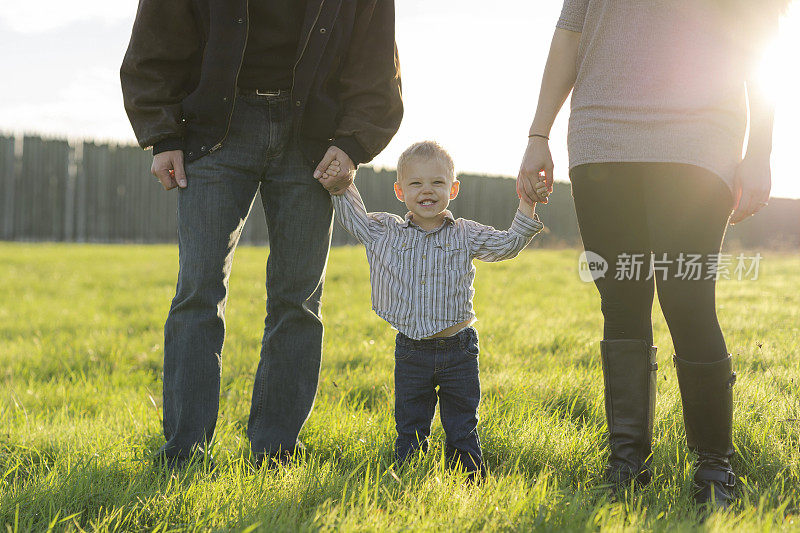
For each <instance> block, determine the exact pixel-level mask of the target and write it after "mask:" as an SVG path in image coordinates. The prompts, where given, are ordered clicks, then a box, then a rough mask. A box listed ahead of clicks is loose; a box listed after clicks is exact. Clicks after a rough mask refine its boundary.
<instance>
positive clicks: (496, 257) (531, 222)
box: [460, 210, 544, 262]
mask: <svg viewBox="0 0 800 533" xmlns="http://www.w3.org/2000/svg"><path fill="white" fill-rule="evenodd" d="M534 217H536V214H534ZM460 220H463V219H460ZM463 223H464V225H465V226H466V231H467V243H468V246H469V250H470V256H471V257H474V258H475V259H479V260H481V261H489V262H494V261H504V260H506V259H511V258H513V257H516V256H517V254H519V253H520V252H521V251H522V250H523V249H524V248H525V247H526V246H528V243H530V242H531V239H533V236H534V235H536V234H537V233H539V232H540V231H541V230H542V228H543V227H544V226H543V224H542V223H541V222H540V221H539V218H538V217H536V218H531V217H528V216H526V215H525V214H524V213H522V212H521V211H519V210H517V214H516V215H515V216H514V220H513V222H511V227H510V228H509V229H508V230H506V231H503V230H498V229H495V228H493V227H492V226H486V225H484V224H480V223H478V222H475V221H474V220H464V222H463Z"/></svg>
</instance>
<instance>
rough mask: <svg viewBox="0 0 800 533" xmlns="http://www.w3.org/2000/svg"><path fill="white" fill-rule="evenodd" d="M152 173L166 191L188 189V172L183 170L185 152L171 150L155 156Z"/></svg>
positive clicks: (151, 168)
mask: <svg viewBox="0 0 800 533" xmlns="http://www.w3.org/2000/svg"><path fill="white" fill-rule="evenodd" d="M150 172H151V173H152V174H153V176H155V177H156V178H158V181H160V182H161V185H162V186H163V187H164V190H167V191H168V190H170V189H174V188H175V187H180V188H181V189H185V188H186V183H187V182H186V172H184V170H183V150H170V151H168V152H161V153H160V154H156V155H154V156H153V166H152V167H150Z"/></svg>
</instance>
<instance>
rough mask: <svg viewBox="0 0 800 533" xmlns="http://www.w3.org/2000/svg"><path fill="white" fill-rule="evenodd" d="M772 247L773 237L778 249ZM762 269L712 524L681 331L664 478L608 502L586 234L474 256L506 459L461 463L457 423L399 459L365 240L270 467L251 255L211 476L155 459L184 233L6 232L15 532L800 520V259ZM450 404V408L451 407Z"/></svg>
mask: <svg viewBox="0 0 800 533" xmlns="http://www.w3.org/2000/svg"><path fill="white" fill-rule="evenodd" d="M762 253H763V252H762ZM764 255H765V257H764V259H763V260H762V262H761V276H760V279H759V280H758V281H735V280H730V281H723V282H720V285H719V291H718V307H719V316H720V321H721V323H722V325H723V331H724V332H725V334H726V340H727V342H728V346H729V350H730V351H731V352H732V353H734V357H735V362H734V366H735V369H736V371H737V373H738V375H739V379H738V382H737V385H736V388H735V403H736V411H735V426H734V440H735V443H736V445H737V448H738V453H737V455H736V457H735V463H734V466H735V469H736V472H737V473H738V475H739V477H740V481H739V488H740V500H739V501H738V502H737V504H736V506H735V507H734V509H733V510H732V512H730V513H728V514H719V515H714V516H712V517H711V518H710V519H709V520H707V521H706V522H705V523H704V524H702V525H700V523H699V521H698V519H697V515H696V512H695V510H694V509H693V508H692V505H691V504H690V496H691V490H690V483H691V456H689V455H688V452H687V450H686V447H685V444H684V439H683V423H682V419H681V414H680V401H679V397H678V393H677V390H678V387H677V382H676V379H675V371H674V368H673V367H672V365H671V363H670V358H671V353H672V351H671V350H672V344H671V341H670V338H669V335H668V331H667V328H666V324H665V322H664V320H663V317H662V315H661V313H660V311H659V310H658V309H657V306H656V309H655V310H654V317H655V324H654V327H655V335H656V344H657V345H658V346H659V354H658V361H659V366H660V369H659V375H658V376H659V377H658V393H659V398H658V406H657V419H656V431H655V433H656V436H655V443H654V447H655V448H654V454H655V458H654V464H655V468H656V477H655V480H654V482H653V483H651V484H650V485H649V486H648V487H647V488H646V489H645V490H643V491H642V492H640V493H637V494H635V495H632V496H630V497H628V498H627V499H626V500H624V501H618V502H610V501H609V500H608V498H607V496H606V495H605V493H604V491H602V490H600V489H599V488H598V485H599V483H600V481H601V473H602V468H603V458H604V456H605V450H604V431H605V415H604V410H603V403H602V389H601V387H602V378H601V369H600V358H599V344H598V341H599V340H600V336H601V332H602V322H601V315H600V311H599V297H598V296H597V292H596V290H595V289H594V288H593V287H592V286H589V285H587V284H585V283H582V282H581V281H580V280H579V279H578V276H577V270H576V267H577V257H578V251H576V250H535V251H527V252H524V253H523V254H521V256H520V257H519V258H517V259H516V260H513V261H509V262H505V263H498V264H479V265H478V278H477V282H476V289H477V297H476V302H475V305H476V310H477V313H478V318H479V322H478V324H477V329H478V331H479V334H480V339H481V352H482V353H481V359H480V362H481V374H482V384H483V391H484V396H483V400H482V404H481V411H480V415H481V422H480V426H479V429H480V433H481V438H482V441H483V445H484V453H485V455H486V458H487V463H488V466H489V468H490V476H489V479H488V480H487V481H486V482H485V483H483V484H481V485H478V486H473V485H470V484H468V483H465V482H464V478H463V476H462V475H460V474H457V473H451V472H449V471H448V470H447V469H446V468H445V466H444V461H443V459H442V448H443V433H442V430H441V426H440V425H439V423H438V421H437V422H435V425H434V434H433V446H432V448H431V450H430V452H429V454H428V455H427V456H425V457H422V458H420V459H419V460H418V462H416V463H414V464H413V467H412V468H410V469H408V470H407V471H403V472H402V473H400V474H399V475H398V474H397V473H395V471H394V470H393V469H392V465H391V462H392V445H393V439H394V422H393V416H392V410H393V383H392V370H393V347H394V333H393V331H392V330H391V329H390V327H389V326H388V325H387V324H385V323H383V322H382V321H381V320H380V319H378V318H377V317H376V316H375V315H374V314H373V313H372V311H371V310H370V305H369V292H368V291H369V285H368V272H367V266H366V260H365V258H364V252H363V250H362V249H361V248H343V249H336V250H334V251H333V252H332V255H331V258H330V262H329V268H328V274H327V286H326V293H325V297H324V320H325V325H326V334H325V351H324V356H323V365H322V373H321V376H320V385H319V394H318V396H317V402H316V405H315V408H314V411H313V412H312V414H311V418H310V419H309V421H308V423H307V424H306V426H305V428H304V430H303V432H302V434H301V438H302V439H303V441H304V442H305V444H306V446H307V448H308V451H309V453H308V456H307V457H306V459H305V460H304V461H301V462H298V463H297V464H293V465H290V466H288V467H286V468H282V469H279V470H277V471H258V472H254V471H253V470H252V469H251V467H250V466H249V462H248V460H247V454H248V443H247V437H246V434H245V427H246V422H247V415H248V410H249V405H250V394H251V387H252V378H253V374H254V372H255V368H256V364H257V358H258V350H259V347H260V339H261V326H262V324H263V314H264V302H265V294H264V288H263V281H264V261H265V257H266V250H263V249H259V248H241V249H239V250H238V251H237V253H236V260H235V264H234V271H233V276H232V279H231V297H230V300H229V304H228V313H227V323H228V333H227V342H226V345H225V350H224V354H223V365H224V368H223V376H222V403H221V413H220V419H219V423H218V425H217V434H216V443H215V452H214V453H215V457H216V459H217V462H218V463H219V466H220V468H219V469H218V470H217V472H216V473H215V474H213V475H212V474H209V473H206V472H204V471H203V470H202V469H200V468H198V469H192V470H189V471H188V472H186V474H185V475H183V476H181V477H174V478H169V477H167V476H163V475H160V474H159V473H158V472H157V471H156V470H154V469H153V468H152V467H151V466H150V463H149V462H148V457H149V456H150V454H152V453H153V452H154V451H155V450H156V449H157V448H158V447H159V446H160V445H161V444H162V441H163V437H162V435H161V414H160V413H161V411H160V404H161V386H160V378H159V376H160V372H161V357H162V342H163V340H162V327H163V322H164V319H165V317H166V314H167V311H168V308H169V303H170V299H171V297H172V295H173V291H174V284H175V277H176V270H177V251H176V249H175V247H172V246H94V245H52V244H46V245H32V244H11V243H5V244H0V265H2V267H1V268H2V276H0V343H1V344H0V376H2V377H1V378H0V379H2V394H0V475H2V480H1V481H0V494H1V496H0V497H1V498H2V501H0V527H2V529H3V530H6V529H7V530H9V531H15V530H20V531H25V530H36V531H43V530H46V529H48V528H53V529H55V530H78V529H86V530H103V531H105V530H128V531H129V530H134V531H138V530H158V531H167V530H173V531H174V530H238V531H252V530H264V531H274V530H285V531H293V530H329V529H344V530H372V531H377V530H380V531H383V530H389V531H398V530H405V531H417V530H422V531H432V530H449V531H467V530H470V531H471V530H505V531H509V530H510V531H527V530H570V531H575V530H596V529H600V528H612V529H615V530H617V529H618V530H622V529H629V530H640V529H644V530H653V531H665V530H673V529H676V528H677V529H694V528H704V529H707V530H710V531H728V530H730V529H732V528H741V529H744V530H755V529H757V530H770V529H777V530H793V529H797V528H798V523H800V517H799V516H798V512H800V421H799V419H800V372H798V371H800V354H798V338H800V277H799V276H798V272H799V271H800V255H788V254H778V253H770V252H766V253H764ZM437 417H438V415H437Z"/></svg>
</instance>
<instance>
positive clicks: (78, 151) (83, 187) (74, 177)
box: [0, 136, 800, 248]
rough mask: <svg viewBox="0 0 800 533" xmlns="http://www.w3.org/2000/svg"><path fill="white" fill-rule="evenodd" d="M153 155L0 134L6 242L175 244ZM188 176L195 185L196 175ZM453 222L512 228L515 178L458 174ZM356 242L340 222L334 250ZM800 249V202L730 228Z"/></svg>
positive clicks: (566, 239)
mask: <svg viewBox="0 0 800 533" xmlns="http://www.w3.org/2000/svg"><path fill="white" fill-rule="evenodd" d="M151 162H152V156H151V155H150V153H149V152H144V151H142V150H141V149H139V148H138V147H137V146H130V145H115V144H98V143H95V142H88V141H85V142H67V141H65V140H59V139H43V138H41V137H37V136H25V137H24V138H21V139H19V138H17V139H15V138H14V137H11V136H0V209H2V213H0V238H2V239H3V240H17V241H67V242H106V243H159V242H175V240H176V238H177V233H176V200H177V194H176V192H175V191H170V192H165V191H164V190H163V189H162V188H161V185H160V184H159V183H158V182H157V181H156V180H155V178H153V177H152V176H151V174H150V164H151ZM190 178H191V177H190ZM459 179H460V180H461V182H462V185H461V194H460V195H459V197H458V198H457V199H456V200H455V201H454V202H453V203H452V204H451V209H452V211H453V214H454V215H455V216H456V217H459V216H460V217H464V218H471V219H474V220H477V221H479V222H482V223H484V224H490V225H492V226H495V227H497V228H507V227H508V226H509V224H510V223H511V219H512V218H513V216H514V212H515V210H516V205H517V203H518V199H517V196H516V190H515V182H514V180H513V179H510V178H500V177H491V176H473V175H461V176H459ZM394 180H395V173H394V171H388V170H375V169H373V168H371V167H368V166H366V167H361V168H360V169H359V171H358V175H357V178H356V183H357V184H358V187H359V190H360V192H361V195H362V197H363V198H364V203H365V204H366V205H367V209H368V210H370V211H389V212H393V213H397V214H399V215H403V214H405V209H404V207H405V206H404V205H403V204H401V203H400V202H398V201H397V199H396V198H395V197H394V192H393V190H392V183H393V182H394ZM537 212H538V213H539V216H540V217H541V219H542V221H543V222H544V224H545V226H546V229H545V231H544V232H543V233H542V235H541V236H540V237H539V238H537V239H534V244H533V246H562V245H563V246H578V245H580V236H579V232H578V226H577V221H576V218H575V208H574V205H573V202H572V195H571V190H570V186H569V183H558V184H557V186H556V189H555V192H554V193H553V195H552V196H551V199H550V203H549V204H547V205H540V206H538V207H537ZM241 242H242V243H244V244H265V243H267V242H268V235H267V228H266V223H265V221H264V215H263V210H262V208H261V201H260V198H257V199H256V201H255V202H254V203H253V209H252V211H251V213H250V217H249V220H248V222H247V225H246V226H245V230H244V233H243V235H242V241H241ZM354 243H355V240H354V239H353V238H352V237H351V236H350V235H349V234H347V232H345V231H344V230H343V229H342V228H341V227H340V226H339V225H338V223H337V224H336V225H335V226H334V235H333V244H334V245H341V244H354ZM730 245H732V246H744V247H764V246H780V247H785V248H798V247H800V200H787V199H772V200H771V201H770V205H769V206H768V207H767V208H765V209H764V210H763V212H762V213H760V214H759V216H758V217H756V218H754V219H752V220H751V221H748V222H747V223H746V224H742V225H738V226H735V227H731V228H729V229H728V233H727V236H726V247H728V246H730Z"/></svg>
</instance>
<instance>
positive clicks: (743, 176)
mask: <svg viewBox="0 0 800 533" xmlns="http://www.w3.org/2000/svg"><path fill="white" fill-rule="evenodd" d="M733 184H734V190H735V193H734V196H735V198H734V201H733V204H734V205H733V207H734V209H735V210H734V212H733V214H732V215H731V218H730V223H731V224H736V223H737V222H741V221H742V220H744V219H746V218H747V217H749V216H752V215H755V214H756V213H757V212H758V211H759V210H761V209H762V208H763V207H764V206H765V205H767V201H768V200H769V191H770V189H771V188H772V174H771V170H770V166H769V157H749V158H748V157H745V158H744V159H743V160H742V162H741V163H739V166H738V167H737V168H736V174H735V175H734V180H733Z"/></svg>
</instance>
